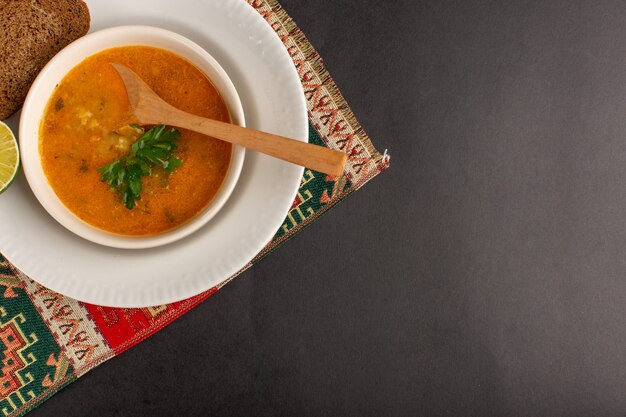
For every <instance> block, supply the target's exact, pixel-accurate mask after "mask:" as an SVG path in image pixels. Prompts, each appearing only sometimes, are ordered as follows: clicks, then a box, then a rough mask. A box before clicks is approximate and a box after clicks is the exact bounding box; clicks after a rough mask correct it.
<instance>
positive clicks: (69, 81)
mask: <svg viewBox="0 0 626 417" xmlns="http://www.w3.org/2000/svg"><path fill="white" fill-rule="evenodd" d="M110 63H119V64H123V65H126V66H127V67H129V68H130V69H132V70H133V71H135V73H137V74H138V75H139V76H140V77H141V78H142V79H143V80H144V81H145V82H146V83H147V84H148V85H149V86H150V87H151V88H152V89H153V90H154V91H155V92H156V93H157V94H158V95H159V96H161V97H162V98H163V99H164V100H165V101H167V102H168V103H170V104H172V105H173V106H175V107H178V108H180V109H182V110H184V111H186V112H189V113H192V114H196V115H198V116H203V117H207V118H211V119H215V120H220V121H225V122H230V115H229V113H228V109H227V107H226V104H225V103H224V100H223V99H222V97H221V96H220V94H219V92H218V91H217V89H216V88H215V87H214V86H213V84H212V83H211V81H210V80H209V79H208V78H207V76H206V75H205V74H204V73H202V72H201V71H200V70H198V69H197V68H196V67H195V66H193V65H192V64H191V63H189V62H187V61H186V60H185V59H183V58H181V57H179V56H177V55H175V54H173V53H171V52H168V51H165V50H162V49H158V48H153V47H145V46H125V47H118V48H112V49H108V50H105V51H102V52H100V53H98V54H96V55H93V56H91V57H89V58H87V59H85V60H84V61H83V62H81V63H80V64H79V65H78V66H76V67H75V68H74V69H72V70H71V71H70V72H69V73H68V74H67V75H66V76H65V77H64V78H63V80H62V81H61V82H60V83H59V85H58V86H57V87H56V89H55V91H54V93H53V95H52V96H51V98H50V100H49V102H48V104H47V107H46V111H45V113H44V117H43V119H42V122H41V127H40V132H39V151H40V155H41V158H42V165H43V169H44V172H45V174H46V176H47V179H48V181H49V183H50V185H51V186H52V188H53V190H54V191H55V193H56V194H57V196H58V197H59V199H60V200H61V201H62V202H63V204H65V206H66V207H67V208H68V209H69V210H71V211H72V212H73V213H74V214H76V215H77V216H78V217H79V218H81V219H82V220H83V221H85V222H87V223H89V224H91V225H93V226H95V227H97V228H99V229H102V230H105V231H108V232H112V233H116V234H121V235H133V236H145V235H154V234H157V233H161V232H164V231H167V230H170V229H173V228H175V227H177V226H179V225H181V224H183V223H185V222H186V221H188V220H190V219H191V218H193V217H195V216H196V215H197V214H198V213H200V212H201V211H202V210H203V209H204V208H205V207H206V206H207V205H208V204H209V203H210V202H211V200H212V199H213V197H214V196H215V195H216V193H217V191H218V190H219V187H220V185H221V184H222V181H223V180H224V177H225V176H226V172H227V170H228V166H229V163H230V158H231V151H232V149H231V145H230V144H229V143H226V142H222V141H220V140H217V139H214V138H209V137H207V136H204V135H201V134H199V133H195V132H192V131H188V130H185V129H180V137H178V138H177V139H176V143H175V146H174V147H173V148H172V149H173V150H172V158H171V160H173V161H175V162H176V166H175V169H167V163H166V164H165V165H164V166H158V165H157V166H151V167H150V168H149V169H148V170H147V171H146V172H147V173H144V174H143V175H145V176H143V177H142V178H141V181H140V183H141V185H140V186H141V196H140V199H138V200H136V201H133V202H132V204H128V201H127V200H126V197H125V196H124V194H123V193H120V192H119V190H116V189H115V187H112V186H111V185H110V184H109V183H108V182H105V181H103V174H102V172H103V171H102V168H103V167H111V166H112V163H114V162H115V161H116V160H122V161H125V160H128V159H129V157H128V155H129V154H131V155H133V154H132V152H133V144H134V143H136V142H137V141H143V140H144V138H142V134H144V130H143V129H142V128H140V127H137V126H135V125H133V124H132V122H133V120H132V114H131V110H130V106H129V103H128V98H127V97H126V89H125V87H124V84H123V82H122V80H121V78H120V77H119V75H118V74H117V72H116V71H115V69H114V68H113V67H112V66H111V65H110ZM148 128H149V127H147V128H146V129H145V130H146V131H147V130H148ZM168 131H169V130H168ZM148 133H149V132H148ZM148 133H146V135H144V137H145V136H147V135H148ZM174 133H175V132H174ZM172 136H174V135H172ZM172 143H173V142H172ZM136 148H137V146H135V149H136ZM142 166H143V165H142ZM170 168H172V167H170ZM99 170H100V171H99Z"/></svg>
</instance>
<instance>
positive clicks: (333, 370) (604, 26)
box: [31, 0, 626, 417]
mask: <svg viewBox="0 0 626 417" xmlns="http://www.w3.org/2000/svg"><path fill="white" fill-rule="evenodd" d="M282 3H283V5H284V6H285V8H286V9H287V11H288V12H289V13H290V14H291V15H292V17H293V18H294V19H295V20H296V22H297V23H298V24H299V25H300V27H301V28H302V29H303V30H304V32H305V33H306V34H307V35H308V36H309V38H310V40H311V41H312V43H313V44H314V45H315V46H316V47H317V48H318V50H319V52H320V53H321V55H322V56H323V57H324V58H325V62H326V65H327V67H328V68H329V70H330V72H331V73H332V74H333V76H334V78H335V80H336V82H337V84H338V85H339V87H340V88H341V89H342V91H343V93H344V95H345V96H346V97H347V99H348V101H349V102H350V104H351V105H352V107H353V109H354V112H355V113H356V115H357V117H358V118H359V120H360V121H361V123H362V124H363V126H364V127H365V128H366V130H367V131H368V132H369V134H370V135H371V136H372V138H373V139H374V142H375V143H376V145H377V146H378V147H379V148H380V149H384V148H389V150H390V153H391V155H392V160H391V161H392V167H391V169H390V170H389V171H387V172H386V173H384V174H383V175H381V176H379V177H377V178H375V179H374V180H373V181H372V182H371V183H370V184H368V185H367V186H366V187H365V188H364V189H363V190H361V191H359V192H357V193H356V194H354V195H353V196H352V197H351V198H349V199H348V200H346V201H345V202H344V203H342V204H341V205H340V206H338V207H337V208H336V209H334V210H333V211H331V212H330V213H329V214H328V215H327V216H325V217H323V218H322V219H321V220H319V221H318V222H316V223H315V224H314V225H312V226H311V227H310V228H308V229H307V230H306V231H304V232H303V233H302V234H300V235H298V236H297V237H296V238H295V239H293V240H292V241H291V242H289V243H288V244H286V245H284V246H283V247H281V248H280V249H279V250H278V251H277V252H275V253H273V254H272V255H271V256H269V257H268V258H267V259H266V260H264V261H263V262H261V263H260V264H259V265H257V266H255V267H254V268H253V269H252V270H250V271H248V272H246V273H245V274H243V275H242V276H241V277H239V278H237V279H236V280H235V281H233V282H232V283H231V284H229V285H228V286H226V287H225V288H224V289H223V290H222V291H220V292H219V293H218V294H217V295H215V296H214V297H212V298H211V299H210V300H208V301H207V302H205V303H204V304H202V305H201V306H200V307H198V308H197V309H196V310H194V311H192V312H190V313H189V314H187V315H186V316H185V317H183V318H182V319H180V320H178V321H177V322H175V323H174V324H172V325H170V326H169V327H167V328H166V329H165V330H163V331H161V332H160V333H158V334H157V335H156V336H154V337H152V338H151V339H150V340H148V341H146V342H144V343H141V344H140V345H139V346H137V347H135V348H133V349H131V350H130V351H128V352H126V353H124V354H123V355H122V356H120V357H118V358H115V359H113V360H111V361H109V362H107V363H105V364H104V365H102V366H101V367H100V368H98V369H97V370H95V371H92V372H91V373H89V374H87V375H86V376H85V377H83V378H81V379H80V380H79V381H78V382H76V383H74V384H72V385H71V386H69V387H68V388H66V389H64V390H63V391H62V392H60V393H59V394H57V395H56V396H54V397H53V398H52V399H50V400H49V401H47V402H46V403H45V404H44V405H43V406H41V407H40V408H38V409H37V410H36V411H34V412H33V413H32V414H31V415H32V416H51V415H59V416H60V415H63V416H83V415H99V416H105V415H113V416H118V415H119V416H130V415H132V416H165V415H191V416H208V415H220V416H264V415H267V416H276V415H285V416H287V415H290V416H325V415H327V416H463V415H465V416H568V417H571V416H591V415H594V416H624V415H626V394H625V393H626V261H625V257H624V253H625V252H626V215H625V213H626V183H625V181H624V179H625V178H626V24H625V22H626V7H625V6H624V3H623V2H622V1H603V0H594V1H571V0H568V1H558V0H537V1H502V2H495V1H473V0H462V1H447V0H432V1H417V0H401V1H400V0H391V1H380V0H378V1H363V0H324V1H321V0H320V1H298V0H283V1H282Z"/></svg>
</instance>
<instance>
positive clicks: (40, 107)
mask: <svg viewBox="0 0 626 417" xmlns="http://www.w3.org/2000/svg"><path fill="white" fill-rule="evenodd" d="M128 45H144V46H153V47H158V48H162V49H165V50H168V51H171V52H173V53H175V54H177V55H179V56H181V57H183V58H185V59H186V60H187V61H189V62H191V63H192V64H194V65H195V66H196V67H197V68H198V69H200V70H201V71H202V72H204V73H205V74H206V75H207V76H208V77H209V78H210V79H211V81H212V82H213V84H214V85H215V86H216V87H217V89H218V91H219V92H220V93H221V95H222V98H223V99H224V101H225V102H226V105H227V107H228V110H229V112H230V115H231V118H232V120H233V123H236V124H238V125H240V126H245V120H244V114H243V108H242V106H241V102H240V100H239V96H238V94H237V91H236V90H235V86H234V85H233V83H232V82H231V80H230V78H228V75H227V74H226V72H225V71H224V70H223V69H222V67H221V66H220V65H219V64H218V62H217V61H216V60H215V59H214V58H213V57H212V56H211V55H209V53H208V52H206V51H205V50H204V49H202V48H201V47H200V46H198V45H197V44H195V43H194V42H192V41H190V40H189V39H187V38H185V37H183V36H181V35H179V34H177V33H174V32H170V31H167V30H164V29H159V28H155V27H150V26H119V27H114V28H109V29H104V30H101V31H98V32H94V33H91V34H89V35H86V36H84V37H82V38H80V39H78V40H77V41H75V42H73V43H71V44H70V45H68V46H67V47H66V48H64V49H63V50H62V51H61V52H59V53H58V54H57V55H56V56H55V57H54V58H52V60H51V61H50V62H49V63H48V64H47V65H46V66H45V67H44V68H43V70H42V71H41V73H40V74H39V75H38V76H37V78H36V79H35V82H34V83H33V85H32V87H31V88H30V91H29V93H28V96H27V97H26V101H25V102H24V107H23V108H22V115H21V118H20V128H19V144H20V151H21V162H22V166H23V168H24V174H25V176H26V179H27V181H28V184H29V185H30V188H31V189H32V191H33V193H34V194H35V196H36V197H37V199H38V200H39V202H40V203H41V205H42V206H43V207H44V208H45V209H46V211H47V212H48V213H49V214H50V215H51V216H52V217H53V218H54V219H56V221H58V222H59V223H60V224H61V225H63V226H64V227H65V228H67V229H68V230H70V231H72V232H74V233H75V234H77V235H78V236H81V237H83V238H85V239H87V240H90V241H92V242H95V243H99V244H101V245H106V246H111V247H115V248H124V249H143V248H151V247H155V246H161V245H165V244H168V243H172V242H174V241H177V240H179V239H182V238H184V237H186V236H188V235H189V234H191V233H193V232H195V231H196V230H198V229H199V228H201V227H202V226H203V225H205V224H206V223H207V222H208V221H209V220H210V219H211V218H212V217H213V216H215V214H216V213H217V212H218V211H219V210H220V208H221V207H222V206H223V205H224V203H225V202H226V200H227V199H228V197H229V196H230V194H231V192H232V191H233V189H234V187H235V184H236V183H237V179H238V178H239V174H240V173H241V168H242V166H243V159H244V153H245V150H244V148H242V147H240V146H233V152H232V157H231V161H230V166H229V169H228V172H227V174H226V177H225V178H224V182H223V183H222V185H221V187H220V189H219V191H218V193H217V194H216V196H215V197H214V199H213V200H212V201H211V203H209V205H208V206H207V207H206V208H205V209H204V210H203V211H202V212H201V213H199V214H198V215H197V216H196V217H194V218H193V219H191V220H190V221H188V222H187V223H184V224H183V225H181V226H179V227H178V228H176V229H173V230H171V231H168V232H164V233H162V234H158V235H153V236H137V237H135V236H122V235H117V234H113V233H109V232H106V231H103V230H101V229H98V228H96V227H94V226H91V225H90V224H88V223H86V222H84V221H83V220H81V219H80V218H79V217H77V216H76V215H75V214H74V213H72V212H71V211H70V210H69V209H68V208H66V207H65V205H64V204H63V203H62V202H61V200H60V199H59V198H58V197H57V195H56V194H55V192H54V190H53V189H52V187H51V186H50V184H49V183H48V180H47V178H46V175H45V174H44V171H43V167H42V164H41V156H40V154H39V127H40V123H41V119H42V117H43V114H44V111H45V108H46V105H47V103H48V100H49V98H50V97H51V96H52V93H53V91H54V89H55V86H56V85H57V84H58V83H59V82H60V81H61V79H63V77H65V75H66V74H67V73H68V72H69V71H70V70H71V69H72V68H74V67H75V66H76V65H78V64H79V63H80V62H82V61H83V60H84V59H85V58H87V57H89V56H91V55H94V54H96V53H98V52H100V51H102V50H105V49H108V48H113V47H116V46H128Z"/></svg>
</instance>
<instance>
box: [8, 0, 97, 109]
mask: <svg viewBox="0 0 626 417" xmlns="http://www.w3.org/2000/svg"><path fill="white" fill-rule="evenodd" d="M89 23H90V16H89V9H88V8H87V5H86V4H85V3H84V2H83V1H82V0H0V40H1V43H0V119H6V118H7V117H9V116H10V115H12V114H13V113H15V112H16V111H17V110H18V109H19V108H20V107H21V106H22V103H23V102H24V99H25V98H26V94H27V93H28V89H29V88H30V85H31V84H32V82H33V80H34V79H35V77H36V76H37V74H39V71H41V69H42V68H43V67H44V65H46V63H47V62H48V61H49V60H50V59H51V58H52V57H53V56H54V55H55V54H56V53H57V52H59V51H60V50H61V49H62V48H63V47H65V46H66V45H68V44H69V43H70V42H72V41H74V40H76V39H78V38H79V37H81V36H83V35H85V34H86V33H87V32H88V31H89Z"/></svg>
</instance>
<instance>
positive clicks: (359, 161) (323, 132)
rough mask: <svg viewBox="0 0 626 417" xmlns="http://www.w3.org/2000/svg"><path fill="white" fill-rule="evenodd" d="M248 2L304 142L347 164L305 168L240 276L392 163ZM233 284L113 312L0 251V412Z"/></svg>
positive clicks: (278, 18) (273, 13) (271, 0)
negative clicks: (302, 123)
mask: <svg viewBox="0 0 626 417" xmlns="http://www.w3.org/2000/svg"><path fill="white" fill-rule="evenodd" d="M248 2H249V3H250V5H252V7H254V8H255V9H256V10H257V11H258V12H259V13H260V14H261V15H262V16H263V17H264V18H265V20H266V21H267V22H268V24H270V25H271V27H272V28H273V29H274V30H275V31H276V32H277V33H278V35H279V36H280V38H281V40H282V41H283V43H284V45H285V48H287V51H288V52H289V54H290V55H291V58H292V59H293V63H294V65H295V66H296V68H297V70H298V74H299V75H300V80H301V82H302V89H303V94H304V95H305V97H306V100H307V105H308V116H309V123H310V130H309V132H310V133H309V136H310V137H309V141H310V142H313V143H317V144H323V145H325V146H328V147H330V148H334V149H339V150H342V151H343V152H346V153H347V154H348V165H347V168H346V172H347V175H345V176H344V177H342V178H341V179H340V180H339V181H334V180H333V179H331V178H328V177H326V176H325V175H323V174H320V173H319V172H315V171H311V170H305V172H304V176H303V178H302V182H301V185H300V190H299V192H298V196H297V198H296V200H295V201H294V202H293V206H292V207H291V210H290V212H289V214H288V216H287V218H286V219H285V222H284V223H283V225H282V226H281V228H280V229H279V230H278V231H277V233H276V236H275V237H274V239H273V240H272V242H271V243H270V244H268V245H267V247H265V248H264V249H263V251H261V253H259V254H258V255H257V256H256V257H255V259H253V260H252V261H251V262H250V263H249V264H248V265H246V267H245V268H243V269H242V271H240V272H243V271H244V270H245V269H247V268H249V267H250V266H252V265H253V264H254V263H256V262H257V261H258V260H259V259H261V258H262V257H263V256H265V255H267V254H268V253H270V252H271V251H272V250H274V249H275V248H276V247H278V246H279V245H281V244H282V243H283V242H285V241H287V240H288V239H289V238H291V237H292V236H294V235H295V234H296V233H298V232H299V231H300V230H301V229H303V228H304V227H306V226H307V225H309V224H310V223H312V222H313V221H314V220H315V219H316V218H317V217H319V216H320V215H322V214H324V213H325V212H326V211H327V210H328V209H330V208H331V207H332V206H334V205H335V204H337V203H338V202H340V201H341V200H343V199H344V198H346V197H347V196H348V195H350V193H352V192H353V191H356V190H358V189H359V188H361V187H362V186H363V185H364V184H365V183H366V182H367V181H369V180H370V179H372V178H373V177H374V176H376V175H377V174H379V173H380V172H382V171H383V170H385V169H386V168H387V167H388V166H389V161H388V158H387V157H386V156H385V155H382V154H381V153H380V152H378V151H377V150H376V149H375V148H374V146H373V145H372V143H371V142H370V140H369V138H368V137H367V135H366V134H365V132H363V129H362V128H361V127H360V126H359V124H358V122H357V121H356V119H355V118H354V115H353V114H352V112H351V111H350V109H349V107H348V105H347V103H346V102H345V100H344V99H343V97H342V96H341V94H340V93H339V90H338V89H337V87H336V85H335V84H334V82H333V80H332V79H331V77H330V75H329V74H328V72H327V71H326V69H325V68H324V66H323V64H322V61H321V60H320V58H319V56H318V54H317V53H316V52H315V50H314V49H313V47H312V46H311V44H310V43H309V42H308V40H307V39H306V37H305V36H304V34H303V33H302V32H301V31H300V30H299V29H298V27H297V26H296V25H295V23H294V22H293V21H292V20H291V18H290V17H289V16H288V15H287V13H285V11H284V10H282V8H281V7H280V5H279V4H278V3H277V2H276V1H275V0H267V1H265V0H248ZM1 251H2V248H0V252H1ZM35 278H36V277H35ZM232 278H234V277H231V278H229V279H228V280H226V281H225V282H223V283H221V284H220V285H218V286H217V287H215V288H212V289H211V290H209V291H207V292H205V293H203V294H200V295H197V296H195V297H193V298H190V299H188V300H184V301H181V302H178V303H173V304H168V305H162V306H155V307H151V308H110V307H103V306H96V305H90V304H85V303H82V302H79V301H76V300H74V299H71V298H68V297H65V296H63V295H61V294H58V293H55V292H53V291H50V290H48V289H47V288H44V287H42V286H40V285H38V284H37V283H35V282H34V281H33V280H31V279H30V278H28V277H27V276H25V275H24V274H22V273H21V272H20V271H18V270H17V269H16V268H15V267H13V266H12V265H11V263H10V262H9V261H8V260H6V259H5V258H4V257H2V255H1V254H0V351H1V353H0V361H1V364H0V367H1V368H0V415H3V416H18V415H23V414H25V413H26V412H28V411H29V410H31V409H32V408H34V407H37V405H38V404H40V403H41V402H43V401H45V400H46V399H47V398H49V397H50V396H52V395H54V394H55V393H56V392H57V391H59V390H60V389H61V388H63V387H64V386H65V385H67V384H69V383H71V382H73V381H74V380H76V379H77V378H80V377H81V376H82V375H84V374H85V373H86V372H89V371H90V370H92V369H93V368H95V367H96V366H98V365H99V364H101V363H102V362H104V361H106V360H108V359H110V358H112V357H114V356H116V355H119V354H120V353H122V352H123V351H125V350H126V349H128V348H130V347H131V346H133V345H136V344H137V343H139V342H141V341H142V340H144V339H146V338H147V337H149V336H150V335H152V334H154V333H156V332H157V331H159V330H160V329H161V328H163V327H165V326H167V325H168V324H170V323H171V322H172V321H174V320H176V319H177V318H179V317H180V316H182V315H183V314H185V313H186V312H187V311H189V310H190V309H192V308H193V307H195V306H196V305H198V304H199V303H201V302H203V301H204V300H205V299H207V298H208V297H210V296H211V295H212V294H214V293H215V292H217V291H218V290H219V289H220V288H221V287H222V286H224V285H225V284H226V283H227V282H229V281H230V280H231V279H232Z"/></svg>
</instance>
